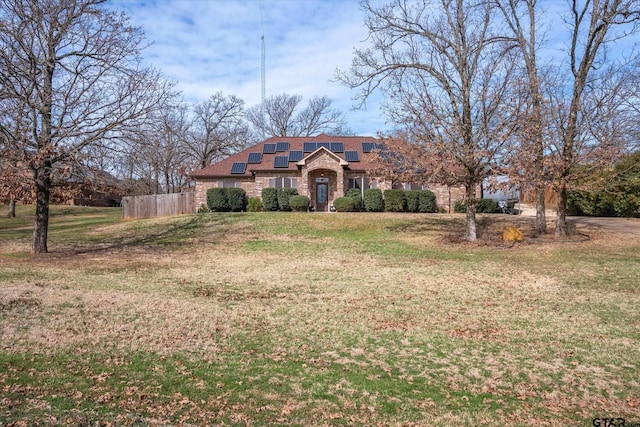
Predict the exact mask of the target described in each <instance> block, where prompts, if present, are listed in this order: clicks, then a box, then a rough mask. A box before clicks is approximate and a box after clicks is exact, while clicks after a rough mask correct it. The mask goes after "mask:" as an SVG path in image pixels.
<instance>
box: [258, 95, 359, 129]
mask: <svg viewBox="0 0 640 427" xmlns="http://www.w3.org/2000/svg"><path fill="white" fill-rule="evenodd" d="M301 103H302V96H301V95H288V94H286V93H283V94H280V95H274V96H271V97H269V98H267V99H265V100H264V103H263V104H259V105H255V106H253V107H252V108H250V109H249V110H248V111H247V120H249V122H250V123H251V124H252V125H253V127H254V128H255V130H256V132H257V133H258V134H260V135H261V137H262V138H268V137H272V136H312V135H317V134H319V133H327V134H330V135H337V134H338V132H344V131H348V129H346V122H345V119H344V114H343V113H341V112H340V111H338V110H336V109H334V108H332V107H331V103H332V101H331V99H329V98H328V97H326V96H322V97H314V98H311V100H309V104H308V105H307V106H306V107H305V108H303V109H302V110H300V108H301Z"/></svg>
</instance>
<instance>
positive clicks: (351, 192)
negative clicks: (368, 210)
mask: <svg viewBox="0 0 640 427" xmlns="http://www.w3.org/2000/svg"><path fill="white" fill-rule="evenodd" d="M345 196H346V197H351V198H352V199H353V201H354V203H355V210H356V212H361V211H362V210H363V209H364V203H363V202H362V191H360V189H359V188H350V189H348V190H347V193H346V194H345Z"/></svg>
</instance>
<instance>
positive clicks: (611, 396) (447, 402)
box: [0, 215, 640, 425]
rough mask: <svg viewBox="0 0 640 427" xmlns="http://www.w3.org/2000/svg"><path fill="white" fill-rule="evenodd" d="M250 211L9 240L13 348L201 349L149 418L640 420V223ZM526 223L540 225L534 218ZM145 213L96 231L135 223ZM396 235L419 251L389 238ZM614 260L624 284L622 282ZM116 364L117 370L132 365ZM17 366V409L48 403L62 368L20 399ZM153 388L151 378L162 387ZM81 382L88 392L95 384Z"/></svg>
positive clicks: (117, 393) (2, 261)
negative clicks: (82, 239) (32, 253)
mask: <svg viewBox="0 0 640 427" xmlns="http://www.w3.org/2000/svg"><path fill="white" fill-rule="evenodd" d="M252 218H253V219H252V220H251V221H244V220H239V221H237V222H234V223H232V224H229V225H225V227H226V231H225V235H226V236H227V238H225V239H224V240H223V241H219V240H216V239H212V238H211V237H210V236H211V235H210V233H209V232H208V231H207V229H206V226H205V227H204V229H203V230H204V231H203V232H202V233H200V234H198V235H196V236H194V237H190V238H189V239H191V241H192V242H194V243H193V245H188V246H179V247H172V246H163V247H157V246H145V245H143V246H129V247H117V246H112V245H108V244H104V242H103V243H96V247H95V248H94V249H95V250H91V251H87V250H86V249H87V247H85V246H83V248H82V250H80V251H77V250H76V249H74V248H73V247H71V246H69V247H65V248H63V249H62V250H61V251H60V252H58V253H56V254H52V255H50V256H47V257H42V258H32V257H12V256H7V255H4V256H3V255H0V274H3V277H4V278H5V279H3V284H2V286H1V287H0V315H1V316H0V328H1V331H2V335H1V338H0V346H1V349H2V352H4V353H5V354H7V355H14V356H19V357H23V358H26V359H28V358H30V357H31V355H34V354H35V355H51V357H56V355H60V354H77V353H78V352H79V353H78V354H80V353H83V352H88V353H91V354H100V355H103V356H102V357H104V358H108V360H116V359H114V358H122V359H123V360H126V359H127V358H129V357H130V356H129V355H131V354H136V353H142V354H148V355H159V356H161V357H162V358H166V360H168V361H171V363H169V362H166V363H165V364H163V363H160V362H158V363H157V364H156V365H155V366H153V367H150V369H152V370H157V371H153V372H156V374H157V377H158V378H161V377H162V375H163V372H164V374H167V372H168V371H169V370H172V369H175V366H179V365H180V363H184V364H186V366H187V367H185V368H184V369H187V370H188V371H189V373H187V374H185V375H191V376H193V378H194V379H193V383H192V385H191V386H190V388H189V390H191V391H190V392H191V393H194V396H201V400H202V401H200V400H198V399H196V398H195V397H193V396H191V397H189V396H190V395H185V393H186V392H185V391H184V390H182V389H180V391H178V390H177V389H176V390H174V391H173V393H174V394H175V393H181V396H182V397H180V398H178V397H175V396H173V395H172V396H173V397H171V398H170V399H168V401H166V399H165V398H163V396H165V395H164V394H162V393H161V392H155V393H156V395H157V396H156V397H153V395H152V396H151V397H149V398H148V399H150V401H149V402H147V403H148V404H149V405H151V406H150V407H155V408H156V409H157V410H154V411H150V412H148V413H147V418H146V420H147V421H146V422H147V423H149V424H162V423H164V422H175V423H178V424H179V423H181V421H180V420H181V419H182V420H183V421H184V419H187V418H188V417H187V415H188V416H189V417H191V419H192V420H195V421H194V422H195V423H196V424H198V422H197V421H198V420H200V421H202V420H205V419H214V420H217V422H218V423H221V422H227V423H236V424H240V425H243V424H246V425H254V424H256V425H259V424H264V423H279V424H312V425H330V424H332V423H334V422H336V421H339V422H341V423H344V424H360V425H427V424H430V423H432V422H438V423H441V424H446V425H450V424H463V425H466V424H470V423H477V424H481V425H482V424H483V425H495V424H496V423H512V424H515V425H528V424H530V423H533V424H542V425H566V424H567V423H570V424H572V423H575V422H577V421H580V420H581V421H580V422H582V421H584V422H585V423H588V422H589V420H590V419H591V418H593V417H596V416H604V415H611V416H624V417H627V419H628V420H630V421H638V420H640V383H639V381H638V378H637V375H636V372H637V370H638V368H639V360H640V358H639V357H638V354H637V349H638V347H639V341H638V339H639V337H638V333H637V330H638V329H637V327H638V322H639V318H638V314H637V306H638V303H640V293H639V292H638V289H637V287H636V286H635V284H632V283H630V282H629V280H630V279H629V277H630V276H631V275H633V274H635V273H636V272H638V270H637V269H638V267H637V266H638V264H637V262H638V258H637V256H638V255H637V254H638V246H637V245H638V244H637V242H636V241H635V240H634V239H632V238H627V237H625V236H622V235H612V234H610V233H605V232H601V231H597V232H596V231H593V230H589V234H590V240H589V241H585V242H581V243H571V242H569V243H562V244H559V243H554V242H548V241H544V240H533V239H531V238H529V239H527V241H525V242H524V243H522V244H517V245H515V246H513V247H508V246H506V245H504V244H502V243H501V242H500V240H499V236H500V234H501V229H502V228H501V227H503V226H504V225H505V222H504V221H500V220H496V221H494V219H493V218H491V219H490V220H487V221H486V223H485V226H484V229H483V236H482V240H481V242H479V243H478V244H475V245H468V244H462V245H457V244H455V243H453V242H454V240H455V239H452V238H451V237H450V236H451V235H452V234H453V233H454V230H455V228H456V227H457V221H458V218H453V217H452V218H449V217H445V216H442V217H441V216H438V217H437V218H436V219H437V221H436V222H433V221H431V220H425V219H424V217H419V219H418V220H416V219H415V218H414V217H412V216H393V215H390V216H389V215H387V216H384V217H380V221H378V218H375V217H371V216H355V215H353V216H351V217H350V218H351V219H349V217H347V216H335V217H334V218H333V219H336V220H337V223H336V224H332V223H331V220H332V218H331V217H330V216H327V217H326V219H322V220H320V222H319V223H317V224H315V223H313V222H311V223H306V222H305V221H306V218H305V219H301V217H296V216H284V215H283V216H282V217H281V218H288V219H291V221H292V222H293V223H297V226H298V227H300V230H302V231H301V232H300V233H298V234H295V233H289V232H282V231H278V230H280V229H274V228H273V227H282V225H280V226H278V224H277V221H278V220H280V218H273V219H272V218H269V217H262V218H259V217H252ZM255 218H259V219H255ZM265 218H266V219H265ZM372 218H374V219H372ZM252 221H253V222H252ZM314 221H315V220H314ZM514 221H515V222H514ZM274 222H275V223H274ZM169 223H170V221H169ZM166 224H167V223H165V222H163V221H159V222H158V224H153V225H154V226H155V225H159V226H165V225H166ZM265 224H266V225H265ZM358 224H362V225H361V226H360V225H358ZM508 224H509V225H514V224H515V225H516V226H520V227H521V228H523V229H524V230H525V234H527V232H528V231H527V230H528V229H527V227H530V225H531V224H530V222H527V221H526V220H522V219H516V220H514V219H511V218H509V222H508ZM134 225H135V224H132V223H125V224H116V225H113V226H103V227H101V228H99V229H96V230H94V231H92V233H94V236H100V235H109V236H113V235H114V234H115V235H117V234H119V233H120V234H122V235H129V234H130V233H131V230H132V229H131V227H132V226H134ZM216 227H218V225H216ZM332 227H338V228H342V227H345V228H349V229H350V230H351V231H350V232H351V233H353V239H342V240H340V239H336V238H334V237H331V233H330V232H331V230H332ZM283 228H284V229H286V228H287V227H283ZM309 229H311V230H312V231H309ZM274 230H275V231H274ZM305 230H306V231H305ZM385 230H386V231H385ZM326 233H329V234H326ZM376 233H380V235H379V236H378V237H376V236H377V234H376ZM359 236H360V237H359ZM496 236H497V238H496ZM363 242H364V243H363ZM367 242H373V243H371V245H372V246H367V244H369V243H367ZM258 243H259V245H257V244H258ZM391 244H393V245H404V246H398V248H399V250H400V251H404V250H406V251H407V252H406V255H403V254H402V253H399V254H394V253H392V252H393V251H391V252H385V249H384V248H385V247H387V245H391ZM256 245H257V246H256ZM19 248H20V244H16V245H13V246H12V245H4V244H3V246H2V251H4V252H5V253H6V252H12V251H16V250H19ZM368 248H373V249H368ZM625 260H626V261H625ZM609 262H612V263H611V264H610V265H608V263H609ZM607 268H609V269H610V274H609V275H608V274H607V270H606V269H607ZM596 269H597V270H596ZM607 277H617V279H616V280H617V281H618V286H616V287H613V288H610V289H607V290H605V289H606V285H607V283H606V280H607ZM592 285H593V286H592ZM178 356H179V357H180V359H179V360H184V362H179V363H178V362H176V361H175V360H174V358H176V357H178ZM153 357H155V356H153ZM182 358H184V359H182ZM203 362H206V363H214V364H215V366H235V367H236V368H234V370H235V371H236V374H237V375H238V376H239V377H243V379H242V380H241V382H243V384H242V386H239V385H238V384H237V381H239V380H238V379H237V378H235V379H232V378H231V377H227V378H226V379H225V377H224V375H231V374H223V373H221V374H220V375H221V376H222V378H221V379H219V380H217V381H216V383H215V384H210V383H208V382H207V381H205V380H204V379H203V378H199V377H197V375H196V374H194V373H193V370H194V369H195V367H196V366H199V365H200V364H202V363H203ZM109 363H110V364H109V365H108V366H112V365H113V363H112V362H109ZM188 366H191V367H188ZM253 366H263V368H262V370H258V371H256V370H255V369H254V368H253ZM34 369H38V368H37V367H35V368H34ZM113 369H114V371H113V372H112V371H109V370H107V371H105V372H104V375H107V376H113V375H116V374H115V372H116V371H117V370H118V369H124V368H113ZM0 371H1V369H0ZM222 371H224V372H226V371H225V370H224V369H222ZM156 374H154V378H155V376H156ZM58 375H61V374H59V373H58ZM93 375H94V376H96V378H97V376H98V375H100V373H94V374H93ZM16 378H17V377H16V376H15V375H13V374H5V375H4V376H1V375H0V390H4V393H5V394H7V395H10V397H5V399H9V400H11V402H13V404H14V405H16V408H22V409H20V410H16V411H14V412H13V414H14V416H16V417H18V419H22V418H21V415H19V414H21V413H22V412H21V411H23V410H24V408H26V407H31V406H29V405H36V406H37V404H38V402H40V403H39V404H40V405H41V406H44V408H45V409H42V411H43V412H44V413H48V412H51V410H50V409H46V407H47V405H49V406H51V401H50V400H48V399H47V398H46V395H47V394H50V393H51V390H52V387H53V389H55V387H57V386H51V387H50V386H46V385H45V384H46V382H45V383H42V384H40V385H39V387H41V390H40V392H39V395H40V396H41V397H39V398H38V399H39V400H37V399H36V400H35V401H34V400H33V399H35V397H29V396H31V395H32V394H33V393H31V394H30V393H26V392H25V394H24V395H25V396H27V397H29V398H30V399H32V400H30V401H28V402H27V400H24V401H20V399H19V398H18V397H16V396H17V395H19V394H20V393H17V392H15V381H19V380H16ZM95 381H97V382H98V383H99V384H100V390H101V393H102V394H101V397H100V399H102V400H103V401H104V402H112V403H113V405H112V406H111V407H112V410H113V411H115V412H114V413H116V414H118V411H117V408H118V406H121V407H124V408H127V407H128V406H127V405H128V404H127V403H126V399H125V397H126V393H127V392H126V390H125V391H122V390H120V389H119V388H117V387H116V388H114V387H112V386H109V381H108V378H107V377H105V378H103V379H96V380H95ZM231 383H233V384H234V386H233V387H231ZM10 384H14V385H10ZM3 387H4V388H3ZM12 387H13V388H12ZM136 387H140V390H138V391H131V393H133V394H134V395H135V394H136V393H138V392H139V393H149V392H150V391H149V390H146V391H145V389H144V387H142V386H141V385H140V384H138V385H136ZM238 387H241V388H238ZM198 390H200V391H198ZM8 391H12V392H11V393H9V392H8ZM82 393H84V395H83V396H81V397H78V398H77V399H75V401H79V402H86V401H87V399H89V398H88V397H87V396H86V394H87V393H88V392H87V391H83V392H82ZM165 393H166V392H165ZM199 393H205V394H206V395H207V396H209V398H207V399H205V398H204V397H202V394H199ZM216 393H217V394H216ZM36 394H38V393H36ZM105 396H106V397H105ZM322 396H324V397H322ZM27 397H25V399H27ZM165 397H166V396H165ZM123 399H124V400H123ZM184 399H187V401H184ZM189 399H190V400H189ZM72 400H74V399H72ZM29 402H30V403H29ZM180 402H183V403H182V404H180ZM186 402H191V403H186ZM131 405H133V404H131ZM154 405H155V406H154ZM389 407H392V408H396V409H395V411H396V412H395V413H390V412H388V409H385V408H389ZM179 408H181V409H179ZM138 410H140V409H139V408H138V407H136V406H135V405H134V406H130V409H127V411H133V412H136V411H138ZM129 413H130V412H129ZM8 414H9V415H8ZM10 414H12V412H11V411H9V412H7V411H6V410H5V412H2V411H0V419H1V417H2V416H3V415H4V416H10ZM16 414H17V415H16ZM163 414H164V415H163ZM185 414H187V415H185ZM265 414H269V415H265ZM181 417H183V418H181ZM184 417H187V418H184ZM207 417H213V418H207ZM265 417H266V418H265ZM38 419H40V418H38ZM70 419H71V418H70ZM72 419H74V420H75V419H76V418H73V417H72ZM256 420H261V421H256ZM123 422H124V423H132V422H133V421H131V419H128V418H127V419H125V420H124V421H123ZM185 422H186V421H185Z"/></svg>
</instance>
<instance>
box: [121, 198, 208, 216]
mask: <svg viewBox="0 0 640 427" xmlns="http://www.w3.org/2000/svg"><path fill="white" fill-rule="evenodd" d="M195 211H196V193H195V192H189V193H173V194H154V195H151V196H128V197H123V198H122V214H123V216H124V219H131V218H154V217H157V216H174V215H183V214H192V213H195Z"/></svg>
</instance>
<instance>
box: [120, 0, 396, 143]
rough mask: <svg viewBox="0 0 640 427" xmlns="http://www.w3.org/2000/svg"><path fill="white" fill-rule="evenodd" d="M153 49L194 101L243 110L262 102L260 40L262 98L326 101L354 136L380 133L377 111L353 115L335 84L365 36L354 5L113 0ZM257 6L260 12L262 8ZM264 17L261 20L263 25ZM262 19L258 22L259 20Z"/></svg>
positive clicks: (303, 0)
mask: <svg viewBox="0 0 640 427" xmlns="http://www.w3.org/2000/svg"><path fill="white" fill-rule="evenodd" d="M112 4H113V5H114V7H116V8H118V9H122V10H124V11H125V12H126V13H127V14H128V15H129V16H131V18H132V22H133V24H134V25H140V26H142V27H143V28H144V29H145V32H146V34H147V37H148V39H149V40H150V41H152V42H153V44H152V45H151V46H150V47H149V48H148V49H147V50H146V51H145V52H144V58H145V60H146V61H147V62H148V63H149V64H152V65H154V66H155V67H157V68H159V69H161V70H162V72H163V73H164V74H165V75H166V76H167V78H168V79H170V80H172V81H176V82H177V84H178V89H179V90H181V91H182V93H183V95H184V97H185V98H186V99H187V100H189V101H191V102H198V101H202V100H204V99H206V98H208V97H209V96H210V95H212V94H213V93H216V92H219V91H222V92H223V93H225V94H228V95H231V94H233V95H236V96H238V97H240V98H242V99H243V100H244V101H245V103H246V105H247V106H252V105H255V104H257V103H259V102H260V97H261V36H262V29H263V28H264V37H265V44H266V94H267V96H270V95H276V94H280V93H288V94H300V95H302V96H303V97H304V99H305V100H308V99H310V98H312V97H314V96H324V95H326V96H328V97H330V98H331V99H333V101H334V107H336V108H338V109H340V110H341V111H343V112H345V113H346V114H347V115H348V118H349V119H350V120H349V126H350V127H351V128H352V129H353V130H354V131H355V132H357V133H359V134H366V135H373V134H375V132H376V131H379V130H383V128H384V119H383V117H382V116H381V114H380V112H379V111H378V109H377V103H374V104H375V105H376V108H370V109H369V110H368V111H350V110H351V107H352V104H353V101H352V97H353V95H354V93H353V92H352V91H351V90H349V89H348V88H346V87H344V86H342V85H340V84H338V83H335V82H332V81H331V80H332V79H333V77H334V72H335V70H336V68H340V69H347V68H348V67H349V66H350V64H351V60H352V58H353V49H354V48H355V47H358V46H359V45H360V43H361V42H362V41H363V40H364V39H365V37H366V29H365V27H364V14H363V13H362V12H361V11H360V9H359V6H358V2H356V1H342V0H334V1H326V0H299V1H294V0H263V1H262V2H259V1H257V0H253V1H233V0H229V1H223V0H172V1H140V0H139V1H131V0H115V1H114V2H113V3H112ZM261 6H262V7H261ZM261 17H262V20H261ZM261 21H262V22H261Z"/></svg>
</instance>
